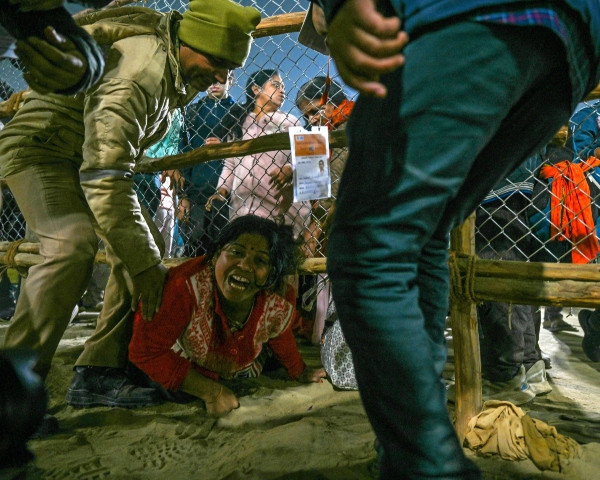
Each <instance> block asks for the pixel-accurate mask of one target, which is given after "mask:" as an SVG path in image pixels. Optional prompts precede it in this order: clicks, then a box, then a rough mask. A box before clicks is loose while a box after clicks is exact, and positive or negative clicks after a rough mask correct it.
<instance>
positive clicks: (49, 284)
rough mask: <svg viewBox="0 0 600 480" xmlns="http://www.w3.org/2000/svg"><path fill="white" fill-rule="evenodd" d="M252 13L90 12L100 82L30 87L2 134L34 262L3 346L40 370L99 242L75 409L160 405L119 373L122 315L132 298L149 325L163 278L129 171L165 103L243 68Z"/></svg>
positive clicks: (156, 242)
mask: <svg viewBox="0 0 600 480" xmlns="http://www.w3.org/2000/svg"><path fill="white" fill-rule="evenodd" d="M259 21H260V13H259V12H258V11H257V10H256V9H254V8H251V7H243V6H241V5H238V4H237V3H234V2H233V1H231V0H191V2H190V5H189V10H188V11H186V12H185V13H184V14H183V15H181V14H179V13H178V12H170V13H167V14H163V13H159V12H156V11H154V10H151V9H148V8H143V7H120V8H114V9H110V10H104V11H98V12H93V13H90V14H88V15H87V16H84V17H83V18H82V19H81V20H80V24H81V26H82V27H83V28H84V29H85V30H86V31H87V32H89V33H90V34H91V35H92V37H93V38H94V39H95V40H96V41H97V42H98V44H99V45H100V46H101V47H102V49H103V51H104V56H105V58H104V60H105V63H106V67H105V70H104V74H103V76H102V77H101V79H100V80H99V81H98V82H97V83H96V84H95V85H94V86H93V87H91V88H89V89H87V90H86V91H84V92H83V93H80V94H77V95H75V96H71V97H69V96H59V95H53V94H47V95H41V94H38V93H32V94H31V96H30V97H29V98H28V99H27V101H26V102H25V104H24V105H23V107H22V108H21V109H20V110H19V111H18V112H17V114H16V115H15V117H14V118H13V119H12V120H11V122H10V124H9V125H7V126H6V128H5V129H4V130H3V131H2V132H1V135H0V174H1V175H2V176H3V177H4V178H5V179H6V182H7V183H8V185H9V187H10V188H11V190H12V192H13V193H14V196H15V198H16V200H17V203H18V204H19V207H20V209H21V211H22V212H23V215H24V216H25V219H26V221H27V224H28V226H29V227H30V228H31V229H32V230H33V231H34V232H35V233H36V234H37V236H38V238H39V239H40V253H41V254H42V256H43V257H44V260H43V263H41V264H39V265H36V266H34V267H32V268H31V269H30V270H29V276H28V278H27V279H26V280H25V282H24V285H23V286H22V288H21V294H20V296H19V301H18V303H17V306H16V311H15V315H14V317H13V320H12V322H11V325H10V328H9V329H8V331H7V333H6V338H5V344H4V347H6V348H26V349H31V350H35V351H36V352H38V354H39V358H40V359H39V361H38V363H37V364H36V367H35V370H36V373H38V374H40V375H41V376H42V378H45V377H46V375H47V374H48V371H49V369H50V365H51V360H52V357H53V355H54V352H55V350H56V348H57V346H58V342H59V341H60V339H61V336H62V334H63V332H64V330H65V328H66V327H67V324H68V322H69V318H70V315H71V312H72V310H73V307H74V306H75V304H76V303H77V301H78V300H79V299H80V298H81V295H82V294H83V292H84V290H85V288H86V285H87V283H88V281H89V278H90V274H91V272H92V266H93V262H94V256H95V254H96V250H97V245H98V240H97V235H99V236H100V237H101V238H102V239H103V240H104V243H105V245H106V256H107V263H108V264H109V266H110V268H111V273H110V277H109V280H108V284H107V287H106V292H105V298H104V307H103V309H102V312H101V313H100V316H99V317H98V323H97V327H96V331H95V332H94V334H93V335H92V336H91V337H90V338H89V339H88V341H87V342H86V343H85V346H84V350H83V353H82V354H81V355H80V357H79V358H78V360H77V362H76V366H75V377H74V379H73V382H72V383H71V386H70V387H69V390H68V393H67V402H68V403H69V404H71V405H73V406H77V407H88V406H92V405H107V406H120V407H138V406H142V405H150V404H155V403H158V402H159V401H160V397H159V395H158V394H157V392H156V391H154V390H153V389H148V388H141V387H139V386H136V385H134V384H132V383H131V381H130V380H129V379H128V378H127V376H126V375H125V373H124V367H125V365H126V361H127V345H128V343H129V336H130V332H131V321H130V320H131V316H130V313H131V310H132V309H135V307H136V305H137V304H138V302H140V301H141V303H142V309H143V315H144V317H145V318H146V319H148V320H151V319H152V316H153V314H154V313H155V312H156V311H157V310H158V307H159V305H160V302H161V296H162V288H163V283H164V281H165V277H166V269H165V267H164V266H163V265H162V264H161V256H162V253H163V250H164V242H163V241H162V237H161V236H160V234H159V233H158V231H157V229H156V227H155V226H154V223H153V222H152V220H151V219H150V218H149V217H148V216H147V215H146V214H145V213H146V212H145V210H144V208H143V207H141V206H140V204H139V202H138V200H137V196H136V195H135V192H134V189H133V169H134V166H135V164H136V162H137V161H138V159H140V158H141V157H142V155H143V153H144V150H145V149H146V148H147V147H149V146H150V145H153V144H155V143H156V142H157V141H158V140H159V139H160V138H161V137H162V136H163V135H164V134H165V133H166V132H167V130H168V128H169V123H170V117H171V112H172V111H173V110H174V109H175V108H181V107H183V106H185V105H186V104H188V103H189V102H190V101H191V100H192V99H193V98H194V97H195V95H196V94H197V93H198V92H199V91H203V90H206V89H207V88H208V87H209V86H210V85H211V84H213V83H215V82H220V83H225V82H226V81H227V76H228V74H229V70H231V69H233V68H236V67H239V66H241V65H243V63H244V61H245V60H246V57H247V56H248V53H249V50H250V44H251V33H252V31H253V30H254V28H255V27H256V25H257V24H258V22H259Z"/></svg>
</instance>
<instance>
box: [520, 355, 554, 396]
mask: <svg viewBox="0 0 600 480" xmlns="http://www.w3.org/2000/svg"><path fill="white" fill-rule="evenodd" d="M525 379H526V380H527V384H528V385H529V388H531V391H532V392H533V393H534V394H535V395H545V394H547V393H550V392H551V391H552V387H551V386H550V384H549V383H548V377H547V376H546V366H545V365H544V360H538V361H537V362H535V363H534V364H533V365H532V367H531V368H530V369H529V370H527V373H526V374H525Z"/></svg>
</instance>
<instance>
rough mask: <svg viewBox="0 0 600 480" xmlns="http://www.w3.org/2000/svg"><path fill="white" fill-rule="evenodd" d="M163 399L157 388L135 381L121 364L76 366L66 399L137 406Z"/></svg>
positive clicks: (79, 404) (74, 402) (71, 402)
mask: <svg viewBox="0 0 600 480" xmlns="http://www.w3.org/2000/svg"><path fill="white" fill-rule="evenodd" d="M163 401H164V400H163V398H162V396H161V394H160V392H159V391H158V390H155V389H154V388H145V387H140V386H138V385H135V384H133V383H132V382H131V380H129V378H128V377H127V376H126V375H125V372H124V371H123V370H121V369H119V368H108V367H75V376H74V377H73V381H72V382H71V385H70V386H69V388H68V390H67V403H68V404H69V405H72V406H73V407H93V406H96V405H101V406H106V407H125V408H137V407H145V406H147V405H158V404H160V403H163Z"/></svg>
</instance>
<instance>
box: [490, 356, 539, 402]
mask: <svg viewBox="0 0 600 480" xmlns="http://www.w3.org/2000/svg"><path fill="white" fill-rule="evenodd" d="M481 383H482V385H481V386H482V394H483V400H484V401H486V400H504V401H507V402H511V403H513V404H514V405H523V404H524V403H527V402H530V401H531V400H533V399H534V398H535V393H534V392H533V390H532V389H531V387H530V386H529V384H528V383H527V375H526V373H525V367H524V366H523V365H521V368H519V373H517V374H516V375H515V376H514V377H513V378H511V379H510V380H508V381H506V382H490V381H489V380H486V379H483V381H482V382H481Z"/></svg>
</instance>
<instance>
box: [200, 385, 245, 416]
mask: <svg viewBox="0 0 600 480" xmlns="http://www.w3.org/2000/svg"><path fill="white" fill-rule="evenodd" d="M219 387H220V389H219V391H218V392H217V393H216V395H215V396H214V397H212V398H213V400H204V403H205V405H206V411H207V412H208V413H209V414H211V415H216V416H218V417H221V416H223V415H227V414H228V413H229V412H231V411H232V410H235V409H236V408H239V407H240V402H239V400H238V399H237V397H236V396H235V394H234V393H233V392H232V391H231V390H229V389H228V388H227V387H225V386H224V385H221V384H219Z"/></svg>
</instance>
